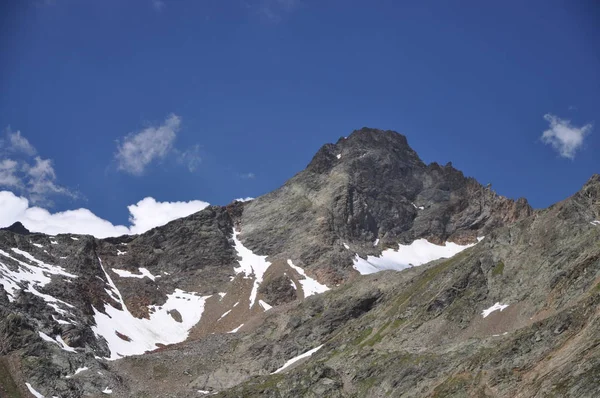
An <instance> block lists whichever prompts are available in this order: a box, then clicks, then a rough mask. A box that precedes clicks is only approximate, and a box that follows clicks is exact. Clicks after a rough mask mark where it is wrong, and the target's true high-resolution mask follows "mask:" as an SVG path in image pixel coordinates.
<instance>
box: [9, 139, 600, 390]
mask: <svg viewBox="0 0 600 398" xmlns="http://www.w3.org/2000/svg"><path fill="white" fill-rule="evenodd" d="M597 220H600V176H598V175H595V176H593V177H592V178H591V179H590V181H589V182H588V183H587V184H586V185H585V186H584V187H583V188H582V190H581V191H580V192H578V193H576V194H575V195H574V196H572V197H571V198H568V199H566V200H565V201H563V202H560V203H558V204H556V205H554V206H551V207H550V208H548V209H545V210H533V209H532V208H531V207H530V206H529V205H528V204H527V202H526V200H524V199H519V200H517V201H513V200H511V199H508V198H505V197H502V196H500V195H498V194H496V193H495V192H494V191H493V190H492V189H491V187H490V186H482V185H481V184H479V183H478V182H477V181H475V180H474V179H472V178H467V177H465V176H464V175H463V174H462V173H461V172H460V171H458V170H456V169H454V168H453V167H452V165H451V164H447V165H445V166H440V165H438V164H436V163H432V164H429V165H426V164H425V163H423V162H422V161H421V160H420V159H419V157H418V155H417V154H416V153H415V152H414V151H413V150H412V149H411V148H410V146H409V145H408V143H407V140H406V138H405V137H404V136H402V135H400V134H398V133H395V132H392V131H382V130H375V129H368V128H363V129H361V130H357V131H354V132H353V133H352V134H351V135H349V136H348V137H347V138H346V137H344V138H340V139H339V140H338V142H337V143H335V144H327V145H324V146H323V147H322V148H321V149H320V150H319V151H318V152H317V154H316V155H315V156H314V157H313V159H312V161H311V162H310V163H309V165H308V166H307V168H306V169H305V170H303V171H301V172H300V173H298V174H297V175H296V176H294V177H293V178H291V179H290V180H289V181H288V182H286V183H285V184H284V185H283V186H282V187H280V188H279V189H277V190H275V191H273V192H271V193H268V194H266V195H264V196H261V197H259V198H257V199H255V200H252V201H250V202H243V203H242V202H233V203H231V204H229V205H227V206H222V207H221V206H210V207H208V208H206V209H204V210H203V211H201V212H198V213H196V214H193V215H191V216H189V217H185V218H182V219H179V220H175V221H173V222H171V223H169V224H167V225H164V226H162V227H158V228H155V229H153V230H151V231H148V232H146V233H144V234H142V235H136V236H122V237H117V238H109V239H95V238H93V237H91V236H80V235H68V234H64V235H56V236H48V235H43V234H30V235H24V234H21V233H18V231H15V229H14V228H13V229H12V230H11V229H8V230H0V284H2V286H3V289H0V386H1V388H0V395H1V394H2V393H4V395H6V396H11V397H21V396H23V397H25V396H29V395H28V394H34V395H35V394H39V395H40V396H48V397H50V396H60V397H80V396H107V395H108V394H111V395H112V396H115V397H116V396H121V397H154V396H157V397H188V396H203V395H212V394H213V393H216V395H214V396H222V397H230V396H231V397H247V396H272V397H297V396H357V397H359V396H373V397H379V396H415V397H417V396H439V397H442V396H456V397H459V396H506V397H509V396H510V397H513V396H523V397H526V396H536V395H540V396H542V395H544V396H595V395H597V393H599V392H600V386H599V385H598V383H597V375H598V374H599V372H600V367H599V366H600V365H599V364H600V360H599V358H600V355H598V354H599V352H598V336H600V334H599V333H598V330H597V329H598V325H599V323H598V312H597V308H598V306H597V305H598V301H600V288H599V287H598V286H600V273H599V270H600V246H599V245H598V242H599V241H600V221H597ZM398 271H401V272H398ZM361 274H362V275H361ZM484 315H485V316H484ZM293 359H297V361H296V362H293V363H290V364H289V366H285V365H286V363H288V362H290V361H291V360H293Z"/></svg>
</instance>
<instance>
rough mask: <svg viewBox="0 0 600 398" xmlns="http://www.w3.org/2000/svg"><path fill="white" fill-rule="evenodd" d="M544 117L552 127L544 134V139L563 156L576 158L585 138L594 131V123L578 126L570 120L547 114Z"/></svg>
mask: <svg viewBox="0 0 600 398" xmlns="http://www.w3.org/2000/svg"><path fill="white" fill-rule="evenodd" d="M544 119H546V120H547V121H548V123H550V128H549V129H548V130H546V131H544V133H543V134H542V137H541V138H542V141H543V142H544V143H545V144H549V145H552V147H553V148H554V149H555V150H556V151H557V152H558V154H559V155H560V156H561V157H563V158H569V159H574V158H575V154H576V152H577V151H578V150H579V149H580V148H581V146H582V145H583V140H584V138H585V136H586V135H587V134H589V133H590V132H591V131H592V125H591V124H586V125H585V126H582V127H576V126H573V125H572V124H571V121H570V120H566V119H561V118H559V117H557V116H554V115H551V114H546V115H544Z"/></svg>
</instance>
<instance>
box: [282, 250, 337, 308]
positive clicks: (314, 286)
mask: <svg viewBox="0 0 600 398" xmlns="http://www.w3.org/2000/svg"><path fill="white" fill-rule="evenodd" d="M287 263H288V265H289V266H290V267H292V268H293V269H294V270H295V271H296V272H297V273H299V274H300V275H301V276H303V277H304V279H300V278H298V282H300V285H302V291H303V292H304V297H305V298H306V297H308V296H312V295H313V294H319V293H323V292H326V291H327V290H329V288H328V287H327V286H326V285H323V284H321V283H319V282H317V280H316V279H313V278H311V277H310V276H308V275H306V272H304V270H303V269H302V268H301V267H298V266H296V265H294V263H293V262H292V260H291V259H288V260H287ZM292 283H294V282H293V281H292ZM294 286H295V284H294Z"/></svg>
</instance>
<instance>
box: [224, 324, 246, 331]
mask: <svg viewBox="0 0 600 398" xmlns="http://www.w3.org/2000/svg"><path fill="white" fill-rule="evenodd" d="M242 326H244V324H243V323H242V324H241V325H240V326H238V327H237V328H235V329H233V330H231V331H229V332H227V333H236V332H237V331H238V330H240V329H241V328H242Z"/></svg>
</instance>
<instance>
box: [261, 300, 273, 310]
mask: <svg viewBox="0 0 600 398" xmlns="http://www.w3.org/2000/svg"><path fill="white" fill-rule="evenodd" d="M258 304H260V306H261V307H263V310H265V311H269V310H270V309H271V308H273V306H271V305H269V304H267V303H265V302H264V301H262V300H258Z"/></svg>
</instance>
